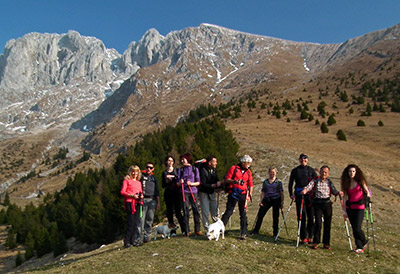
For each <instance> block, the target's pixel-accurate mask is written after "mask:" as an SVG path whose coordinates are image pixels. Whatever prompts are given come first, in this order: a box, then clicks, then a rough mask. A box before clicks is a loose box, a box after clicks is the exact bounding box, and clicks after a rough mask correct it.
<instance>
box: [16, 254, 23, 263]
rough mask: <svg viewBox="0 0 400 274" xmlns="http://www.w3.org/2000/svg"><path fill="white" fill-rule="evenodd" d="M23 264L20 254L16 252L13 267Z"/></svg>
mask: <svg viewBox="0 0 400 274" xmlns="http://www.w3.org/2000/svg"><path fill="white" fill-rule="evenodd" d="M22 263H23V259H22V255H21V252H19V251H18V254H17V257H16V258H15V266H20V265H21V264H22Z"/></svg>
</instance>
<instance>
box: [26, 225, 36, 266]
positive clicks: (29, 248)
mask: <svg viewBox="0 0 400 274" xmlns="http://www.w3.org/2000/svg"><path fill="white" fill-rule="evenodd" d="M24 245H25V260H29V259H30V258H32V257H33V256H34V255H35V239H34V238H33V236H32V233H31V232H28V236H26V240H25V243H24Z"/></svg>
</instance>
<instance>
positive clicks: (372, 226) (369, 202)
mask: <svg viewBox="0 0 400 274" xmlns="http://www.w3.org/2000/svg"><path fill="white" fill-rule="evenodd" d="M371 204H372V202H371V201H368V209H369V215H370V218H369V219H370V221H371V232H372V240H373V241H374V258H375V259H376V246H375V231H374V221H373V219H372V210H371ZM368 246H369V245H368Z"/></svg>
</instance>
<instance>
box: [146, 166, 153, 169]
mask: <svg viewBox="0 0 400 274" xmlns="http://www.w3.org/2000/svg"><path fill="white" fill-rule="evenodd" d="M146 168H147V169H153V168H154V167H153V166H146Z"/></svg>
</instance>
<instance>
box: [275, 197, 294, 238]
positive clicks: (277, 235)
mask: <svg viewBox="0 0 400 274" xmlns="http://www.w3.org/2000/svg"><path fill="white" fill-rule="evenodd" d="M293 202H294V200H292V201H291V202H290V205H289V208H288V210H287V211H286V215H285V218H283V221H282V224H281V227H280V228H279V231H278V234H276V236H275V242H276V241H277V240H278V237H279V233H281V230H282V228H283V225H285V226H286V219H287V216H288V215H289V211H290V209H291V208H292V204H293ZM286 232H287V228H286ZM288 236H289V233H288Z"/></svg>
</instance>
